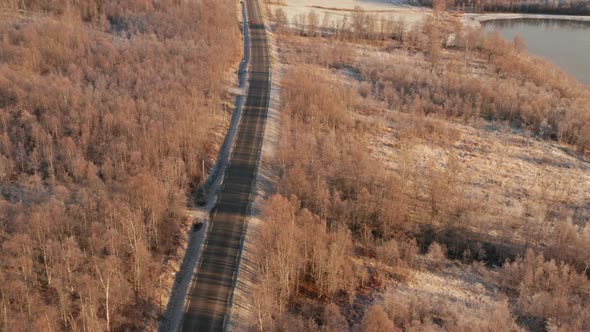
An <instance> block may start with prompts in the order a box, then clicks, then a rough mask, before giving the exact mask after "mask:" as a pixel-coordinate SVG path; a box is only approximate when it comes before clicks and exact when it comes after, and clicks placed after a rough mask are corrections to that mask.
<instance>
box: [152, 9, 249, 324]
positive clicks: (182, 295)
mask: <svg viewBox="0 0 590 332" xmlns="http://www.w3.org/2000/svg"><path fill="white" fill-rule="evenodd" d="M240 7H241V12H242V22H241V23H242V35H243V38H242V40H243V53H242V54H243V57H242V61H241V62H240V65H239V69H238V72H237V74H238V88H239V89H240V90H242V91H244V92H245V91H248V67H249V64H250V28H249V25H248V13H247V10H246V6H245V3H243V2H240ZM244 92H242V93H240V94H238V95H237V96H236V104H235V105H236V108H235V110H234V112H233V113H232V118H231V122H230V126H229V127H228V131H227V133H226V135H225V138H224V141H223V144H222V146H221V148H220V150H219V153H218V157H217V160H216V162H215V165H214V166H213V168H212V169H211V171H210V172H209V176H208V177H207V180H206V181H205V182H204V183H203V185H202V186H201V188H199V189H197V190H195V192H197V191H199V190H204V191H205V192H206V193H207V196H206V204H205V206H203V207H201V208H197V210H198V212H200V213H196V214H197V215H200V216H198V217H197V218H196V220H198V221H201V222H203V223H204V225H203V226H204V227H203V228H201V230H200V231H198V232H192V227H191V230H190V232H191V234H189V241H188V244H187V247H186V250H185V254H184V257H183V260H182V263H181V265H180V268H179V270H178V272H177V273H176V277H175V280H174V284H173V286H172V290H171V291H170V296H169V299H168V303H167V305H166V310H165V311H164V313H163V314H162V318H161V319H160V324H159V327H158V331H161V332H168V331H178V330H179V328H180V327H181V326H182V317H183V314H184V312H185V308H186V296H187V294H188V292H189V290H190V289H191V288H192V285H193V284H194V277H195V275H196V274H195V268H197V267H198V266H199V265H200V262H201V256H202V255H201V247H202V244H203V243H204V241H205V239H206V235H207V233H208V231H209V226H210V223H209V220H210V212H211V210H212V208H213V207H214V206H215V203H216V201H217V196H218V194H219V190H220V189H221V184H222V183H223V178H224V175H225V170H226V169H227V167H228V164H229V157H230V156H231V153H232V150H233V146H234V141H235V136H236V134H237V131H238V125H239V123H240V119H241V116H242V109H243V106H244V103H245V102H246V94H245V93H244ZM190 197H191V202H190V203H189V206H193V205H194V197H195V196H194V195H191V196H190Z"/></svg>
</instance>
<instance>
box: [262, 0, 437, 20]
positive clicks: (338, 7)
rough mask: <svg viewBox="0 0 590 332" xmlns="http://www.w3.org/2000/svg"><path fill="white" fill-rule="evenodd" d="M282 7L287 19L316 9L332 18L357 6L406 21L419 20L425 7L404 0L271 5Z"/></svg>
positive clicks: (284, 0)
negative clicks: (410, 4) (412, 4)
mask: <svg viewBox="0 0 590 332" xmlns="http://www.w3.org/2000/svg"><path fill="white" fill-rule="evenodd" d="M271 6H272V7H273V8H282V9H283V10H284V11H285V13H286V14H287V17H288V18H289V20H292V19H293V17H294V16H295V15H298V14H300V13H304V14H307V13H308V12H310V11H311V10H314V11H316V12H317V13H318V14H320V15H321V16H322V17H323V16H324V15H325V14H326V13H327V14H329V15H331V16H332V17H333V19H336V18H339V17H342V16H347V15H350V14H351V12H352V10H353V9H354V8H355V7H356V6H359V7H361V8H362V9H363V10H364V11H366V12H370V13H375V14H378V15H382V16H384V17H388V18H391V19H404V20H405V21H406V22H407V23H413V22H417V21H420V20H422V19H423V18H424V16H425V15H426V13H427V11H428V10H427V9H425V8H420V7H412V6H409V5H408V4H407V3H406V2H405V1H404V0H281V4H274V5H271Z"/></svg>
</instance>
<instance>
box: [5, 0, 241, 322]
mask: <svg viewBox="0 0 590 332" xmlns="http://www.w3.org/2000/svg"><path fill="white" fill-rule="evenodd" d="M234 8H236V6H235V3H234V2H233V1H229V0H221V1H199V2H195V1H188V2H187V1H167V0H165V1H140V0H137V1H134V0H129V1H127V0H126V1H115V0H112V1H111V0H105V1H92V0H88V1H69V0H58V1H40V0H25V1H21V0H18V1H10V0H8V1H6V0H4V1H1V2H0V45H1V46H0V192H1V193H2V195H1V196H0V262H1V263H0V313H1V314H0V330H3V331H31V330H33V331H57V330H82V331H105V330H106V331H109V330H115V331H122V330H134V329H140V330H143V329H146V328H148V326H151V328H153V327H154V324H155V322H156V319H157V315H159V313H160V312H161V309H162V308H161V307H160V305H161V301H162V294H160V292H161V290H160V285H159V278H160V274H161V273H162V271H161V268H162V264H163V263H164V261H165V258H166V256H167V255H169V254H170V253H171V252H172V251H173V250H174V249H175V248H176V246H178V243H176V239H177V236H176V235H177V234H178V232H179V231H180V223H181V222H182V220H183V219H184V218H185V217H184V215H185V212H184V211H185V209H186V204H187V192H188V191H189V190H190V187H191V186H192V185H196V184H198V183H199V182H200V181H201V180H202V178H203V177H204V174H203V171H205V172H206V171H207V169H208V168H209V167H210V164H211V161H212V157H214V156H215V154H216V149H217V146H218V145H219V142H216V141H215V140H214V137H218V136H216V135H212V134H211V132H212V131H213V130H214V129H215V130H219V128H215V127H219V126H220V121H221V120H220V119H222V117H223V116H222V112H224V109H223V107H222V98H225V97H224V93H225V92H224V84H227V81H226V80H227V77H228V74H230V75H231V68H230V67H231V66H233V65H234V64H235V63H237V61H239V45H240V32H239V26H238V24H237V22H236V19H235V18H236V15H235V11H234V10H233V9H234ZM221 41H224V42H223V43H222V42H221ZM224 80H225V81H224ZM163 295H164V296H165V294H163Z"/></svg>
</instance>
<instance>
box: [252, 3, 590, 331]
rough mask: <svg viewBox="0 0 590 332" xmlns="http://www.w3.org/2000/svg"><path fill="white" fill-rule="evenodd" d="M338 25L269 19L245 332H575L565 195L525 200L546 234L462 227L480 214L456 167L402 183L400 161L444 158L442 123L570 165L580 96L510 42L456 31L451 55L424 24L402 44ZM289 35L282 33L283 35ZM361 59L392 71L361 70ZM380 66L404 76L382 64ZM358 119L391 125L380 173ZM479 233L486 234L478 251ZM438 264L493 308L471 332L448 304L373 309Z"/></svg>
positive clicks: (580, 297)
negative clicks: (560, 145) (270, 61)
mask: <svg viewBox="0 0 590 332" xmlns="http://www.w3.org/2000/svg"><path fill="white" fill-rule="evenodd" d="M354 15H355V14H353V18H352V19H351V21H348V20H347V19H344V20H342V19H338V22H334V21H333V20H331V18H330V17H327V18H325V19H323V20H322V19H321V18H319V17H318V15H317V14H315V13H313V12H312V13H310V14H308V15H307V16H305V17H304V16H302V15H298V16H297V17H294V18H287V17H286V15H285V14H284V13H283V12H282V10H281V9H278V10H276V11H275V12H274V17H275V19H276V21H277V22H278V25H277V29H278V30H279V32H280V34H279V39H280V45H281V50H282V54H281V55H282V62H283V63H285V64H286V68H285V74H284V78H283V80H282V103H283V107H282V114H283V115H282V116H283V122H282V128H283V129H282V137H281V144H280V146H279V149H278V152H277V156H276V163H275V167H276V169H277V172H278V173H279V174H280V181H279V183H278V188H277V191H278V193H277V194H276V195H275V196H273V197H271V198H270V200H269V201H268V202H267V205H266V212H265V215H264V219H265V223H264V226H263V227H262V229H261V230H260V231H259V232H260V236H259V238H258V239H257V240H256V241H257V244H258V248H259V251H258V252H256V253H255V254H254V255H253V256H254V257H256V258H257V264H258V269H259V270H258V273H259V282H258V284H257V288H256V289H255V291H254V293H255V294H254V308H255V313H254V315H253V316H254V318H255V319H254V320H253V322H252V326H253V327H255V328H256V329H260V330H280V331H283V330H284V331H291V330H292V331H299V330H306V331H344V330H348V329H352V330H355V331H356V330H361V331H398V330H404V331H423V330H446V331H473V330H478V331H519V330H522V329H523V328H526V329H532V330H536V329H545V328H549V329H555V330H563V331H575V330H586V329H589V328H590V315H589V312H590V310H589V308H590V282H589V280H588V275H587V273H588V264H589V263H590V257H589V256H588V252H590V226H588V224H586V226H585V228H584V227H583V226H581V227H579V226H577V225H574V224H572V222H571V220H569V219H567V218H566V217H564V216H563V215H562V214H560V211H561V212H562V213H563V211H564V210H567V209H568V204H570V202H568V201H567V194H565V196H557V195H556V194H555V196H551V198H549V196H542V197H538V198H536V197H535V198H532V197H531V198H529V199H530V200H531V201H532V200H534V199H538V201H535V204H541V205H543V204H545V205H547V206H548V209H549V210H550V211H551V212H549V210H548V211H547V215H552V214H555V219H551V220H547V223H550V224H553V225H554V226H551V227H545V228H543V227H541V228H539V229H537V228H536V227H535V226H529V225H527V223H528V222H530V220H531V219H533V218H537V217H539V216H533V215H531V214H529V212H527V214H526V215H523V216H522V217H520V218H519V219H518V220H517V221H514V222H512V223H511V224H510V225H508V224H507V223H506V222H504V221H502V222H501V224H502V225H504V226H501V225H500V223H498V224H496V223H495V222H494V221H493V220H478V219H477V217H476V216H477V215H480V214H481V215H483V214H485V211H486V209H489V207H486V206H482V205H481V204H479V202H478V200H477V198H472V197H470V196H469V195H468V194H467V192H466V189H467V184H466V180H465V179H462V178H461V174H463V173H462V172H463V170H462V169H463V168H464V165H462V164H461V163H460V162H459V161H458V158H457V156H456V155H453V154H449V155H448V157H447V158H446V160H442V161H441V160H430V161H427V166H426V167H418V165H416V164H414V162H415V161H414V160H415V158H414V156H413V154H415V153H416V152H413V150H412V145H415V144H416V142H417V141H420V140H424V141H429V142H431V143H430V144H435V145H440V146H442V147H443V148H444V146H446V145H447V146H448V145H449V144H453V142H454V140H456V138H454V136H458V135H457V133H453V131H450V130H448V129H447V128H446V126H445V125H444V121H446V120H452V121H459V122H464V123H472V122H477V121H481V119H484V120H485V121H488V120H490V121H498V120H500V121H505V120H506V121H508V123H511V125H512V126H513V127H514V128H516V129H517V128H521V129H526V130H524V131H523V135H532V136H536V137H537V138H541V137H544V138H546V139H548V140H552V139H561V140H562V141H564V142H569V143H576V144H578V149H579V151H580V153H581V154H583V151H584V150H587V149H588V145H587V144H588V138H589V137H590V136H588V134H589V132H588V125H589V124H590V118H588V115H589V114H590V113H589V110H588V105H590V104H589V103H588V102H587V101H588V100H590V99H588V98H589V97H588V96H589V95H588V94H589V91H588V89H587V88H585V87H583V86H581V85H580V84H579V83H577V82H576V81H575V80H573V79H571V78H569V77H568V76H567V75H565V74H563V73H561V72H553V73H550V72H548V71H547V68H552V67H551V66H548V65H547V64H546V63H544V62H542V61H540V60H538V59H535V58H531V57H530V56H529V55H528V54H527V53H526V50H525V47H524V45H523V44H522V41H521V40H515V41H513V42H507V41H503V40H501V38H499V37H498V36H497V35H484V34H483V33H482V32H481V31H480V30H475V29H465V30H463V29H459V28H457V32H459V34H458V38H457V39H456V42H455V43H453V44H449V45H447V44H446V43H445V41H446V40H447V39H446V38H445V37H444V35H445V34H447V35H448V33H449V31H445V29H443V28H442V24H439V22H436V21H428V22H426V23H424V24H423V25H418V26H414V27H412V28H410V29H407V28H403V29H400V28H399V26H400V25H402V26H403V22H397V23H396V22H393V23H392V24H391V26H390V28H391V30H389V29H388V28H383V29H381V28H380V24H379V23H378V22H379V20H377V21H376V22H371V18H372V17H373V16H371V15H365V14H363V13H362V12H361V13H360V14H359V13H358V12H357V13H356V15H357V16H354ZM289 21H291V22H293V21H296V23H295V24H293V25H292V26H291V27H289V26H288V25H287V23H288V22H289ZM322 21H323V22H324V23H320V22H322ZM304 23H305V24H304ZM310 23H312V24H310ZM446 23H449V22H446ZM388 24H389V23H388ZM449 25H450V24H446V26H449ZM351 26H356V28H351ZM359 45H360V46H359ZM363 47H364V48H363ZM371 48H377V49H380V50H384V51H385V52H391V54H392V57H383V58H382V62H379V58H378V57H377V56H375V57H372V58H369V59H366V61H365V59H363V57H366V55H365V54H366V53H370V51H368V50H370V49H371ZM395 52H403V53H405V54H409V55H408V58H410V59H414V60H412V62H410V63H407V62H400V61H395V57H394V56H393V54H396V53H395ZM359 54H363V55H362V56H360V55H359ZM335 72H345V73H347V74H346V75H348V77H349V79H350V80H352V81H353V83H351V84H348V83H345V82H343V81H342V80H340V79H336V77H331V75H335V74H334V73H335ZM355 81H356V82H358V84H355V83H354V82H355ZM538 98H540V100H537V99H538ZM537 102H538V103H537ZM375 103H377V104H375ZM372 105H384V107H386V108H388V109H389V110H391V111H390V113H391V112H393V111H395V114H397V115H395V116H394V115H393V113H392V115H390V116H391V119H395V120H391V121H393V122H394V125H395V126H396V128H398V130H399V132H400V134H399V135H400V138H399V139H400V145H399V147H398V149H399V152H398V157H397V158H398V160H396V162H397V163H398V165H399V167H398V169H397V170H396V171H395V172H391V171H388V170H386V167H385V166H384V165H383V164H381V163H380V161H379V160H376V159H375V158H374V157H372V156H371V154H370V151H369V149H367V146H370V144H369V135H368V133H369V132H371V130H375V125H374V123H372V122H371V121H372V120H369V118H370V116H371V115H372V114H373V113H375V112H376V111H375V106H372ZM386 116H387V115H386ZM401 119H405V120H401ZM580 128H585V129H583V130H581V129H580ZM439 163H442V164H443V165H444V167H437V166H435V165H436V164H439ZM551 209H554V210H551ZM530 213H533V212H530ZM495 218H496V219H498V220H501V219H502V218H503V216H502V215H496V217H495ZM539 218H546V217H543V216H540V217H539ZM547 218H548V217H547ZM545 223H546V222H545V221H543V222H542V225H543V224H545ZM491 232H493V233H495V234H498V235H497V236H496V238H495V239H494V240H493V241H491V240H490V235H489V234H490V233H491ZM515 234H520V235H521V237H520V239H522V238H525V239H527V242H526V244H525V243H522V242H520V241H521V240H519V239H517V238H516V237H515ZM448 259H453V260H455V263H454V264H459V266H463V268H464V269H467V268H468V267H470V266H476V267H477V266H479V267H481V270H482V271H484V272H482V273H484V274H485V275H486V276H487V277H489V278H490V280H493V283H495V284H497V285H498V288H499V289H500V290H501V292H502V294H503V295H502V296H504V297H505V298H507V299H508V300H504V301H500V302H498V303H497V304H493V305H491V306H490V307H486V309H483V310H484V311H485V312H484V313H483V316H482V318H481V319H474V318H472V317H470V315H469V314H465V313H464V312H463V311H461V310H462V309H460V308H458V305H457V304H454V303H437V302H432V300H431V299H429V298H420V297H413V296H408V295H407V294H403V295H402V294H401V293H399V292H398V290H397V289H395V288H393V289H390V290H389V291H387V292H386V293H384V294H379V293H381V292H383V291H384V290H385V289H386V288H387V285H388V283H390V282H393V283H403V282H405V281H407V280H411V279H412V275H413V273H414V272H413V271H419V270H429V269H434V270H438V269H441V268H443V266H445V265H446V264H448V262H449V261H448ZM481 264H484V265H485V266H487V267H485V266H484V265H481ZM379 266H381V268H380V267H379ZM383 266H385V267H386V268H385V267H383ZM384 270H385V271H389V272H383V271H384ZM371 292H373V293H377V295H376V296H375V297H371V296H370V294H371ZM379 299H380V300H379Z"/></svg>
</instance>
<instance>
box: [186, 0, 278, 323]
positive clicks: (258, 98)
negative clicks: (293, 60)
mask: <svg viewBox="0 0 590 332" xmlns="http://www.w3.org/2000/svg"><path fill="white" fill-rule="evenodd" d="M246 7H247V12H248V16H249V17H250V19H253V20H254V22H252V23H249V27H250V54H251V58H250V71H249V78H248V82H249V89H248V96H247V98H246V103H245V105H244V109H243V110H242V112H243V113H242V118H241V120H240V124H239V126H238V133H237V139H236V141H235V146H234V150H233V152H232V155H231V157H230V165H229V167H228V168H227V170H226V173H225V178H224V182H223V185H222V189H221V192H220V195H219V199H218V201H217V205H216V207H215V208H214V209H213V212H212V216H211V222H210V229H209V233H208V235H207V240H206V242H205V244H204V247H203V254H202V263H201V265H200V267H198V268H197V273H196V276H195V281H194V283H193V285H192V287H191V289H190V292H189V294H188V295H187V299H186V301H187V310H186V311H185V313H184V317H183V320H182V327H181V330H182V331H222V330H224V329H225V328H226V324H227V321H226V316H227V315H226V314H227V313H228V309H229V307H230V305H231V298H232V294H233V289H234V285H235V278H236V275H237V270H238V265H239V259H240V252H241V249H242V244H243V239H244V235H245V232H246V223H247V219H246V214H247V212H248V207H249V205H250V203H251V198H252V197H253V195H254V192H255V186H254V184H255V178H256V170H257V167H258V160H259V156H260V153H261V147H262V139H263V134H264V124H265V120H266V115H267V112H268V100H269V95H270V63H269V50H268V43H267V38H266V31H265V29H264V25H263V20H262V14H261V12H260V8H259V6H258V2H257V1H256V0H246Z"/></svg>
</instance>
